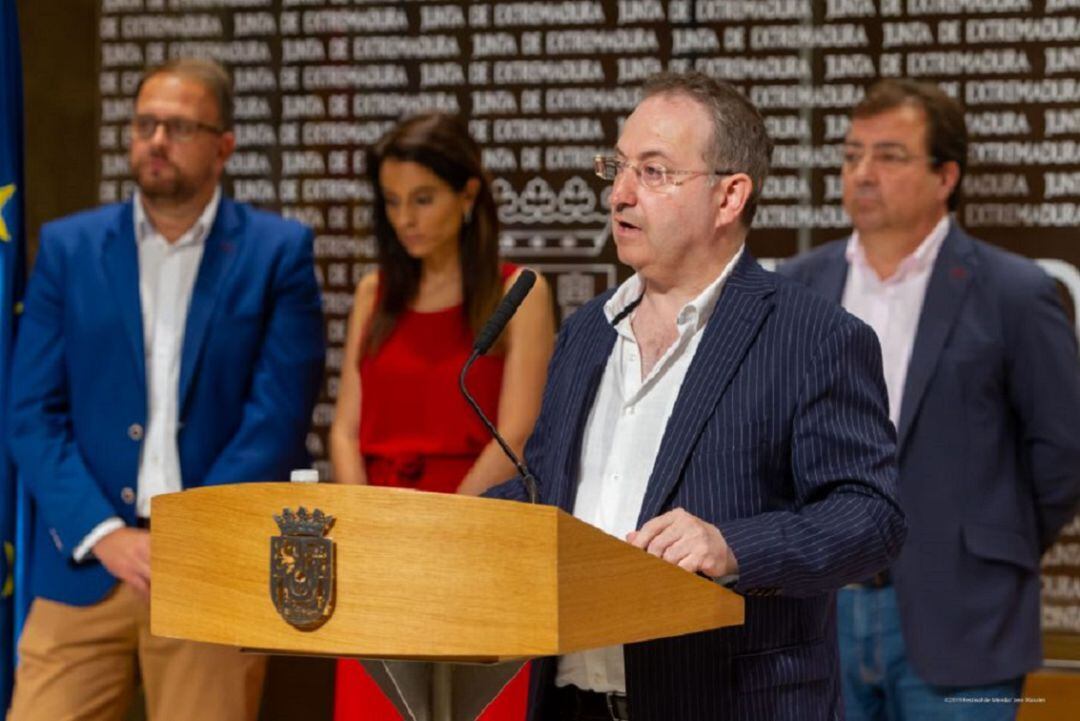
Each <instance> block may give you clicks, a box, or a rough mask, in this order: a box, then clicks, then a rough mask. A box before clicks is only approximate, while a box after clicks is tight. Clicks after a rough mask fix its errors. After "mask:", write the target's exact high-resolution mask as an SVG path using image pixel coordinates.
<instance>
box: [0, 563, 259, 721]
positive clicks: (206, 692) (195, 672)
mask: <svg viewBox="0 0 1080 721" xmlns="http://www.w3.org/2000/svg"><path fill="white" fill-rule="evenodd" d="M265 673H266V657H265V656H256V655H249V654H242V653H240V652H239V651H237V650H236V649H233V648H229V647H226V646H216V645H212V644H206V643H195V642H193V641H176V640H173V639H167V638H160V637H158V636H152V635H151V634H150V607H149V605H148V604H147V603H146V601H144V600H142V599H141V598H140V597H139V596H138V595H137V594H136V593H135V591H133V590H132V589H131V588H130V587H129V586H128V585H127V584H124V583H120V584H117V586H116V588H115V589H114V590H113V591H112V592H111V593H110V594H109V595H108V596H107V597H106V598H105V599H104V600H103V601H101V602H99V603H96V604H94V605H92V606H85V607H83V606H68V605H66V604H63V603H56V602H55V601H48V600H45V599H42V598H39V599H35V600H34V603H33V605H32V606H31V607H30V613H29V615H28V616H27V618H26V625H25V626H24V628H23V632H22V636H21V637H20V638H19V666H18V669H17V670H16V673H15V697H14V699H13V700H12V703H11V709H10V711H9V712H8V717H7V718H8V721H122V719H124V717H125V714H126V713H127V711H128V709H129V708H130V706H131V702H132V698H133V697H134V693H135V684H136V679H137V677H141V679H142V683H143V689H144V692H145V695H146V711H147V717H148V718H149V719H150V721H219V720H220V721H255V719H256V717H257V716H258V713H259V699H260V696H261V695H262V683H263V676H264V675H265Z"/></svg>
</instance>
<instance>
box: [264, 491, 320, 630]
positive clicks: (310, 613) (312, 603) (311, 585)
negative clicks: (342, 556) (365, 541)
mask: <svg viewBox="0 0 1080 721" xmlns="http://www.w3.org/2000/svg"><path fill="white" fill-rule="evenodd" d="M274 520H275V521H276V522H277V525H278V528H279V529H280V530H281V535H280V536H274V537H272V538H271V539H270V598H271V600H273V602H274V608H276V609H277V611H278V613H279V614H281V617H282V618H283V619H285V620H286V621H287V622H288V623H289V624H291V625H293V626H295V627H296V628H298V629H300V630H302V631H311V630H313V629H316V628H318V627H319V626H321V625H323V624H324V623H325V622H326V620H327V619H329V618H330V616H331V614H332V613H333V612H334V542H333V541H332V540H331V539H329V538H325V536H326V533H327V532H328V531H329V530H330V527H331V526H332V525H334V517H333V516H328V515H326V514H325V513H323V512H322V511H320V510H319V509H317V508H316V509H315V510H314V512H312V513H308V511H307V509H306V508H304V507H303V506H301V507H300V509H299V510H298V511H296V512H295V513H294V512H293V511H292V510H291V509H288V508H286V509H285V510H284V511H282V513H281V515H280V516H278V515H275V516H274Z"/></svg>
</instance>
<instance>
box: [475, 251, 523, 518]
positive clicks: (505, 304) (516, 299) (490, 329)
mask: <svg viewBox="0 0 1080 721" xmlns="http://www.w3.org/2000/svg"><path fill="white" fill-rule="evenodd" d="M535 282H536V273H534V272H532V271H531V270H527V269H523V270H522V271H521V273H519V274H518V277H517V280H515V281H514V284H513V285H512V286H510V290H508V291H507V292H506V295H505V296H503V299H502V300H501V301H499V305H498V306H497V307H496V308H495V312H494V313H492V314H491V317H490V318H488V322H487V323H485V324H484V327H483V328H481V329H480V332H479V333H478V334H477V335H476V341H475V342H474V343H473V352H472V355H470V356H469V360H467V361H465V365H464V366H462V368H461V375H460V376H458V387H459V388H460V389H461V395H463V396H465V400H466V401H468V403H469V406H470V407H471V408H472V409H473V412H474V413H476V415H477V417H479V418H480V422H481V423H483V424H484V427H485V428H487V429H488V433H490V434H491V436H492V437H493V438H494V439H495V440H496V442H498V444H499V447H500V448H502V450H503V453H505V454H506V457H507V458H509V459H510V461H511V462H512V463H513V464H514V467H515V468H517V472H518V475H520V476H521V482H522V483H523V484H524V485H525V493H526V495H527V496H528V497H529V503H536V496H537V494H536V478H534V477H533V474H532V473H530V472H529V469H528V467H526V465H525V464H524V463H522V461H521V459H520V458H518V457H517V454H516V453H514V451H513V449H512V448H510V444H508V443H507V442H506V439H505V438H503V437H502V435H501V434H500V433H499V431H498V429H497V428H495V426H494V424H492V422H491V421H490V420H488V417H487V416H486V415H484V411H483V410H482V409H481V408H480V405H479V404H478V403H477V402H476V399H474V398H473V397H472V395H471V394H470V393H469V389H468V388H467V387H466V385H465V376H466V375H468V373H469V368H471V367H472V364H473V363H474V362H475V361H476V359H477V358H479V357H480V356H482V355H484V354H485V353H487V352H488V349H490V348H491V344H492V343H494V342H495V339H496V338H498V337H499V334H500V333H502V330H503V328H505V327H506V324H507V323H509V322H510V319H511V318H512V317H513V316H514V313H516V312H517V309H518V306H520V305H521V302H522V301H523V300H525V296H527V295H528V294H529V291H530V290H532V287H533V283H535Z"/></svg>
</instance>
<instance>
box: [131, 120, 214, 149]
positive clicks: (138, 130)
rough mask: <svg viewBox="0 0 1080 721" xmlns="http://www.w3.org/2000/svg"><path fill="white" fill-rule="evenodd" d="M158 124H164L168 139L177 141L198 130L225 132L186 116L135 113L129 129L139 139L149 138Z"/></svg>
mask: <svg viewBox="0 0 1080 721" xmlns="http://www.w3.org/2000/svg"><path fill="white" fill-rule="evenodd" d="M159 125H164V126H165V135H167V136H168V138H169V139H170V140H174V141H176V142H178V143H184V142H187V141H188V140H191V139H192V138H194V137H195V134H196V133H198V132H199V131H200V130H202V131H205V132H207V133H213V134H214V135H221V134H222V133H224V132H225V131H224V130H223V129H222V128H218V127H215V126H213V125H207V124H206V123H200V122H199V121H197V120H189V119H188V118H177V117H171V118H159V117H156V116H154V115H136V116H135V117H134V118H132V119H131V129H132V130H133V131H134V132H135V135H137V136H138V137H139V139H140V140H149V139H150V138H152V137H154V133H156V132H157V129H158V126H159Z"/></svg>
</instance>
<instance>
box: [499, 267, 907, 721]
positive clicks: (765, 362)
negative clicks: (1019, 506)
mask: <svg viewBox="0 0 1080 721" xmlns="http://www.w3.org/2000/svg"><path fill="white" fill-rule="evenodd" d="M610 295H611V293H607V294H605V295H603V296H600V297H599V298H596V299H594V300H592V301H591V302H590V303H588V304H586V305H585V306H583V307H582V308H581V309H579V310H578V311H577V312H576V313H574V315H573V316H571V317H570V318H569V319H568V320H567V321H566V323H565V324H564V325H563V328H562V330H561V332H560V334H559V341H558V344H557V347H556V351H555V355H554V357H553V359H552V361H551V367H550V369H549V371H548V373H549V375H548V383H547V387H546V389H545V393H544V400H543V407H542V409H541V412H540V417H539V419H538V421H537V424H536V428H535V430H534V432H533V435H532V437H531V438H530V439H529V442H528V445H527V447H526V460H527V463H528V465H529V466H530V468H531V469H532V470H533V472H534V473H535V475H536V476H537V478H538V479H539V481H540V492H541V500H542V502H544V503H548V504H553V505H557V506H560V507H561V508H563V509H564V510H566V511H568V512H572V510H573V507H574V500H575V495H576V492H577V487H578V481H579V479H578V471H579V466H580V456H581V443H582V435H583V432H584V428H585V422H586V419H587V418H588V415H589V411H590V409H591V407H592V404H593V400H594V398H595V395H596V391H597V388H598V386H599V383H600V380H601V377H602V376H603V373H604V368H605V365H606V364H607V361H608V356H609V355H610V353H611V351H612V348H613V347H614V343H615V338H616V333H615V330H614V329H613V328H612V327H611V325H610V324H609V323H608V321H607V319H606V318H605V316H604V313H603V304H604V303H605V302H606V300H607V299H608V298H609V297H610ZM703 333H704V335H703V336H702V339H701V342H700V345H699V346H698V349H697V352H696V353H695V355H694V358H693V361H692V362H691V365H690V368H689V369H688V371H687V375H686V378H685V380H684V382H683V385H682V387H681V388H680V390H679V395H678V398H677V399H676V402H675V406H674V410H673V412H672V415H671V418H670V420H669V422H668V425H667V428H666V430H665V432H664V437H663V440H662V442H661V446H660V450H659V453H658V455H657V458H656V463H655V466H654V468H653V472H652V475H651V477H650V479H649V482H648V488H647V491H646V494H645V499H644V502H643V504H642V508H641V514H640V517H639V527H640V525H641V523H644V522H645V521H646V520H648V519H650V518H653V517H654V516H657V515H659V514H661V513H664V512H666V511H669V510H672V509H674V508H677V507H682V508H684V509H686V510H687V511H688V512H690V513H692V514H694V515H696V516H698V517H700V518H703V519H704V520H706V521H708V522H709V523H712V524H715V525H716V526H718V527H719V529H720V531H721V532H722V533H723V535H724V538H725V539H727V541H728V543H729V544H730V546H731V548H732V550H733V552H734V554H735V557H736V558H737V559H738V562H739V580H738V583H737V584H736V586H735V590H736V591H737V592H739V593H742V594H745V595H746V597H747V598H746V621H745V624H744V625H743V626H741V627H736V628H727V629H720V630H715V631H708V632H704V633H697V634H691V635H686V636H680V637H676V638H668V639H662V640H657V641H650V642H646V643H637V644H632V645H629V646H627V647H626V649H625V659H626V679H627V693H628V696H629V699H628V701H629V705H630V713H631V715H632V717H633V719H634V721H672V720H673V719H678V721H714V720H715V719H721V718H722V719H730V720H732V721H734V720H738V719H743V720H745V721H760V720H761V719H770V720H779V719H808V720H809V719H829V720H831V719H834V718H837V717H838V716H839V715H840V714H841V709H840V687H839V681H838V661H837V649H836V633H835V618H834V608H835V589H837V588H839V587H840V586H842V585H844V584H845V583H848V582H851V581H854V580H856V579H859V578H863V577H866V576H869V575H871V574H873V573H875V572H876V571H878V570H880V569H882V568H884V567H885V566H887V565H888V564H889V562H890V561H891V560H892V559H893V558H894V557H895V555H896V553H897V551H898V550H899V547H900V545H901V542H902V540H903V537H904V521H903V515H902V513H901V511H900V509H899V505H898V504H897V503H896V501H895V500H894V492H895V489H894V480H895V474H896V467H895V463H894V457H893V453H894V443H893V439H894V436H893V430H892V425H891V424H890V423H889V418H888V413H887V401H886V395H885V385H884V381H883V379H882V374H881V360H880V350H879V349H878V344H877V339H876V338H875V336H874V333H873V331H872V330H871V329H870V328H869V327H867V326H866V325H864V324H863V323H862V322H861V321H859V320H857V319H856V318H854V317H853V316H851V315H849V314H847V313H846V312H844V311H843V310H841V309H839V308H837V307H836V306H835V304H832V303H828V302H826V301H824V300H822V299H820V298H817V297H815V296H813V295H812V294H810V293H808V292H807V291H806V290H805V289H802V288H800V287H799V286H798V285H797V284H794V283H791V282H789V281H786V280H784V279H781V278H779V277H778V276H776V275H774V274H772V273H768V272H766V271H764V270H763V269H762V268H761V267H760V266H759V265H758V264H757V262H756V261H755V260H754V259H753V258H752V257H751V256H750V254H749V252H745V253H744V254H743V257H742V259H741V260H740V261H739V263H738V264H737V266H736V267H735V269H734V272H733V273H732V275H731V276H730V278H729V279H728V280H727V282H726V285H725V287H724V289H723V291H722V293H721V295H720V298H719V299H718V301H717V305H716V308H715V310H714V312H713V314H712V316H711V318H710V319H709V322H708V324H707V326H706V327H705V330H704V331H703ZM493 495H497V496H502V497H506V498H517V499H521V498H523V494H522V492H521V485H520V483H519V482H517V481H511V482H509V483H507V484H504V485H502V486H500V487H498V488H497V489H495V491H494V494H493ZM672 613H678V609H672ZM554 673H555V663H554V660H553V659H547V660H544V661H541V662H538V663H537V664H536V665H535V666H534V672H533V683H532V690H531V699H532V703H531V716H530V718H532V719H547V718H553V716H552V712H551V711H550V709H548V708H547V706H546V694H545V692H546V690H547V689H548V688H550V686H551V684H552V682H553V678H554Z"/></svg>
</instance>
